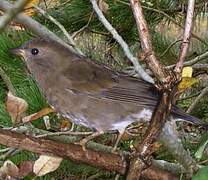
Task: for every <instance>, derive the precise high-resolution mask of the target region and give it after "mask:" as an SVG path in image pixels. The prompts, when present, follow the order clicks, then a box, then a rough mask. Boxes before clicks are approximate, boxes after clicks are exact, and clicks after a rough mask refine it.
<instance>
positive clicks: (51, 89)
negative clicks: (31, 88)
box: [11, 38, 204, 135]
mask: <svg viewBox="0 0 208 180" xmlns="http://www.w3.org/2000/svg"><path fill="white" fill-rule="evenodd" d="M11 52H12V53H13V54H17V55H20V56H22V57H23V58H24V59H25V62H26V64H27V67H28V69H29V71H30V72H31V73H32V74H33V75H34V78H35V79H36V81H37V83H38V85H39V87H40V88H41V89H42V91H43V94H44V95H45V97H46V99H47V100H48V103H49V104H50V105H51V106H52V107H53V108H54V109H55V110H56V111H57V112H59V113H60V114H62V116H63V117H65V118H68V119H70V120H72V121H73V122H74V123H75V124H78V125H83V126H86V127H88V128H91V129H95V130H96V131H97V133H95V135H98V134H101V133H103V132H106V131H109V130H118V131H119V133H120V134H122V133H123V132H124V130H125V128H126V127H127V126H128V125H130V124H131V123H133V122H136V121H141V120H142V119H146V120H150V119H151V116H152V113H153V111H154V110H155V108H156V106H157V103H158V100H159V98H160V97H161V94H160V92H159V91H158V90H157V89H156V88H155V86H154V85H153V84H151V83H148V82H146V81H143V80H141V79H138V78H134V77H130V76H128V75H127V74H124V73H122V72H117V71H114V70H112V69H110V68H109V67H107V66H105V65H100V64H96V63H95V62H93V61H92V60H90V59H88V58H87V57H84V56H79V55H77V54H75V53H73V52H71V51H70V50H68V49H66V48H65V47H64V46H62V45H61V44H59V43H57V42H54V41H52V40H49V39H41V38H37V39H33V40H30V41H28V42H26V43H25V44H23V45H22V46H21V47H19V48H16V49H12V50H11ZM171 115H172V116H173V117H175V118H180V119H182V120H184V121H187V122H190V123H194V124H198V125H204V122H202V121H201V120H200V119H198V118H196V117H193V116H191V115H188V114H186V113H184V112H183V111H182V110H180V109H179V108H178V107H177V106H175V105H173V109H172V112H171Z"/></svg>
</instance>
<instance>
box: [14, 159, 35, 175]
mask: <svg viewBox="0 0 208 180" xmlns="http://www.w3.org/2000/svg"><path fill="white" fill-rule="evenodd" d="M33 166H34V161H22V162H21V163H20V164H19V165H18V167H19V177H22V178H23V177H25V176H27V175H28V174H30V173H31V172H33Z"/></svg>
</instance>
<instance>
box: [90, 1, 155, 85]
mask: <svg viewBox="0 0 208 180" xmlns="http://www.w3.org/2000/svg"><path fill="white" fill-rule="evenodd" d="M90 2H91V3H92V5H93V9H94V11H95V12H96V14H97V16H98V18H99V20H100V21H101V22H102V23H103V25H104V26H105V28H106V29H107V30H108V31H109V32H110V33H111V34H112V36H113V38H114V39H115V40H116V41H117V42H118V43H119V44H120V46H121V47H122V49H123V51H124V53H125V55H126V56H127V57H128V59H129V60H130V61H131V62H132V63H133V65H134V68H135V70H136V71H137V73H138V74H139V75H140V76H141V77H142V78H143V79H144V80H146V81H148V82H151V83H153V82H154V81H153V79H152V78H151V77H150V76H149V75H148V74H147V73H146V72H145V71H144V69H143V68H142V66H141V65H140V64H139V62H138V59H137V58H136V57H134V56H133V55H132V53H131V51H130V49H129V47H128V45H127V43H126V42H125V41H124V40H123V38H122V37H121V36H120V35H119V34H118V32H117V31H116V30H115V28H113V27H112V25H111V24H110V23H109V22H108V20H107V19H106V18H105V16H104V15H103V13H102V11H101V10H100V9H99V7H98V5H97V1H96V0H90Z"/></svg>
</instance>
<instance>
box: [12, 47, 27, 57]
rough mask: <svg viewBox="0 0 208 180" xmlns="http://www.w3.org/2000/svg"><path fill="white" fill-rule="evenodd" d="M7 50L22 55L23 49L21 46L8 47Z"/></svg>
mask: <svg viewBox="0 0 208 180" xmlns="http://www.w3.org/2000/svg"><path fill="white" fill-rule="evenodd" d="M9 52H10V53H11V54H14V55H18V56H24V50H23V49H22V48H21V47H19V48H13V49H10V50H9Z"/></svg>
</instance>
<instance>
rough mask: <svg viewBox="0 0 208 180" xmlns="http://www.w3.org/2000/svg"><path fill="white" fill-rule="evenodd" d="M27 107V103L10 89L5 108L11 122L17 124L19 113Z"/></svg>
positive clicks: (19, 117) (19, 118)
mask: <svg viewBox="0 0 208 180" xmlns="http://www.w3.org/2000/svg"><path fill="white" fill-rule="evenodd" d="M27 108H28V103H27V102H26V101H25V100H24V99H22V98H19V97H17V96H14V95H13V94H12V93H11V92H10V91H9V92H8V94H7V100H6V110H7V112H8V113H9V115H10V116H11V119H12V123H13V124H17V123H19V122H21V115H22V113H24V112H25V111H26V110H27Z"/></svg>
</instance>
